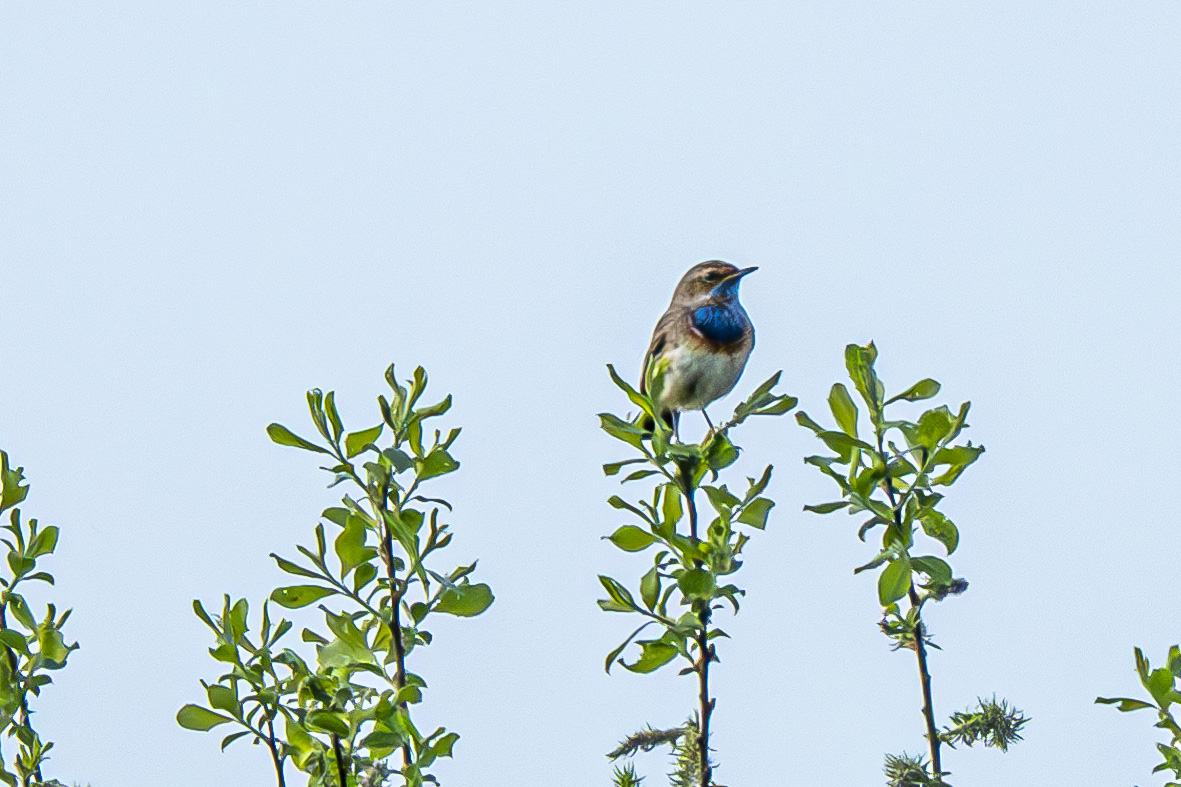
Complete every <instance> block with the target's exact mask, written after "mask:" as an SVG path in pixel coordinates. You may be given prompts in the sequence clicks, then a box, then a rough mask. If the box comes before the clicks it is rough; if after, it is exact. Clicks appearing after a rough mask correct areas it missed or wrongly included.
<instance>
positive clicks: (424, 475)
mask: <svg viewBox="0 0 1181 787" xmlns="http://www.w3.org/2000/svg"><path fill="white" fill-rule="evenodd" d="M458 469H459V462H457V461H455V460H454V459H453V458H452V457H451V454H449V453H447V451H446V450H445V449H443V448H434V449H433V450H432V451H431V452H430V453H429V454H427V455H426V458H425V459H423V460H422V462H421V463H419V470H418V478H419V480H420V481H425V480H427V479H428V478H435V477H436V476H441V475H445V474H447V473H450V472H453V471H455V470H458Z"/></svg>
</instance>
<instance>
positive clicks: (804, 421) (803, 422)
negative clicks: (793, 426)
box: [796, 410, 825, 435]
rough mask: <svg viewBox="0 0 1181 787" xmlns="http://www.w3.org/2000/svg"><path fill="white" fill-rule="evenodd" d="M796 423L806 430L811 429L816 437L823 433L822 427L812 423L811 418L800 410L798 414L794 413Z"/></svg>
mask: <svg viewBox="0 0 1181 787" xmlns="http://www.w3.org/2000/svg"><path fill="white" fill-rule="evenodd" d="M796 422H797V423H798V424H799V425H800V426H802V427H804V428H806V429H811V430H812V431H813V432H815V433H816V434H818V435H819V434H820V433H821V432H823V431H825V429H824V427H823V426H821V425H820V424H818V423H816V422H815V421H813V420H812V418H811V417H810V416H809V415H808V414H807V413H805V412H804V411H803V410H800V411H799V412H798V413H796Z"/></svg>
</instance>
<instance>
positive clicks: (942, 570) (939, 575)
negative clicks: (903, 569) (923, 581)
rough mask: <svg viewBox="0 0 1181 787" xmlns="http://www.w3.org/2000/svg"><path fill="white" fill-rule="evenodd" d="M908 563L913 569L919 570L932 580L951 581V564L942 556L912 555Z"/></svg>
mask: <svg viewBox="0 0 1181 787" xmlns="http://www.w3.org/2000/svg"><path fill="white" fill-rule="evenodd" d="M910 565H911V567H912V568H913V569H914V570H915V571H921V572H922V573H924V574H926V575H927V576H928V577H930V578H931V579H932V581H934V582H950V581H951V566H949V565H947V562H946V561H944V560H943V559H942V558H937V557H935V556H933V555H928V556H925V557H912V558H911V559H910Z"/></svg>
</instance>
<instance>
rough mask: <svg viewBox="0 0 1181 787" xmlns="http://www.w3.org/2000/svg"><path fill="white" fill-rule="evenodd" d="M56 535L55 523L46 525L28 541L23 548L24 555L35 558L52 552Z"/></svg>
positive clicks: (55, 544)
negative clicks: (26, 545) (25, 547)
mask: <svg viewBox="0 0 1181 787" xmlns="http://www.w3.org/2000/svg"><path fill="white" fill-rule="evenodd" d="M57 535H58V528H57V526H56V525H49V526H47V527H46V528H45V529H44V530H42V531H41V532H40V533H38V534H37V535H35V536H33V540H32V541H30V542H29V547H28V549H26V550H25V557H31V558H36V557H40V556H41V555H48V554H50V553H51V552H53V550H54V548H55V547H56V546H57Z"/></svg>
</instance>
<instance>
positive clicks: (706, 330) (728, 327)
mask: <svg viewBox="0 0 1181 787" xmlns="http://www.w3.org/2000/svg"><path fill="white" fill-rule="evenodd" d="M693 325H694V327H696V328H697V330H699V331H701V333H702V334H703V335H704V336H705V337H706V338H707V339H709V340H710V341H713V342H717V343H718V344H730V343H731V342H736V341H738V340H739V339H741V338H742V335H743V334H744V333H746V324H745V323H744V322H743V321H742V318H740V317H739V316H738V315H737V314H735V313H734V312H733V311H731V310H730V309H727V308H726V307H725V306H702V307H701V308H700V309H697V310H696V311H694V312H693Z"/></svg>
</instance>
